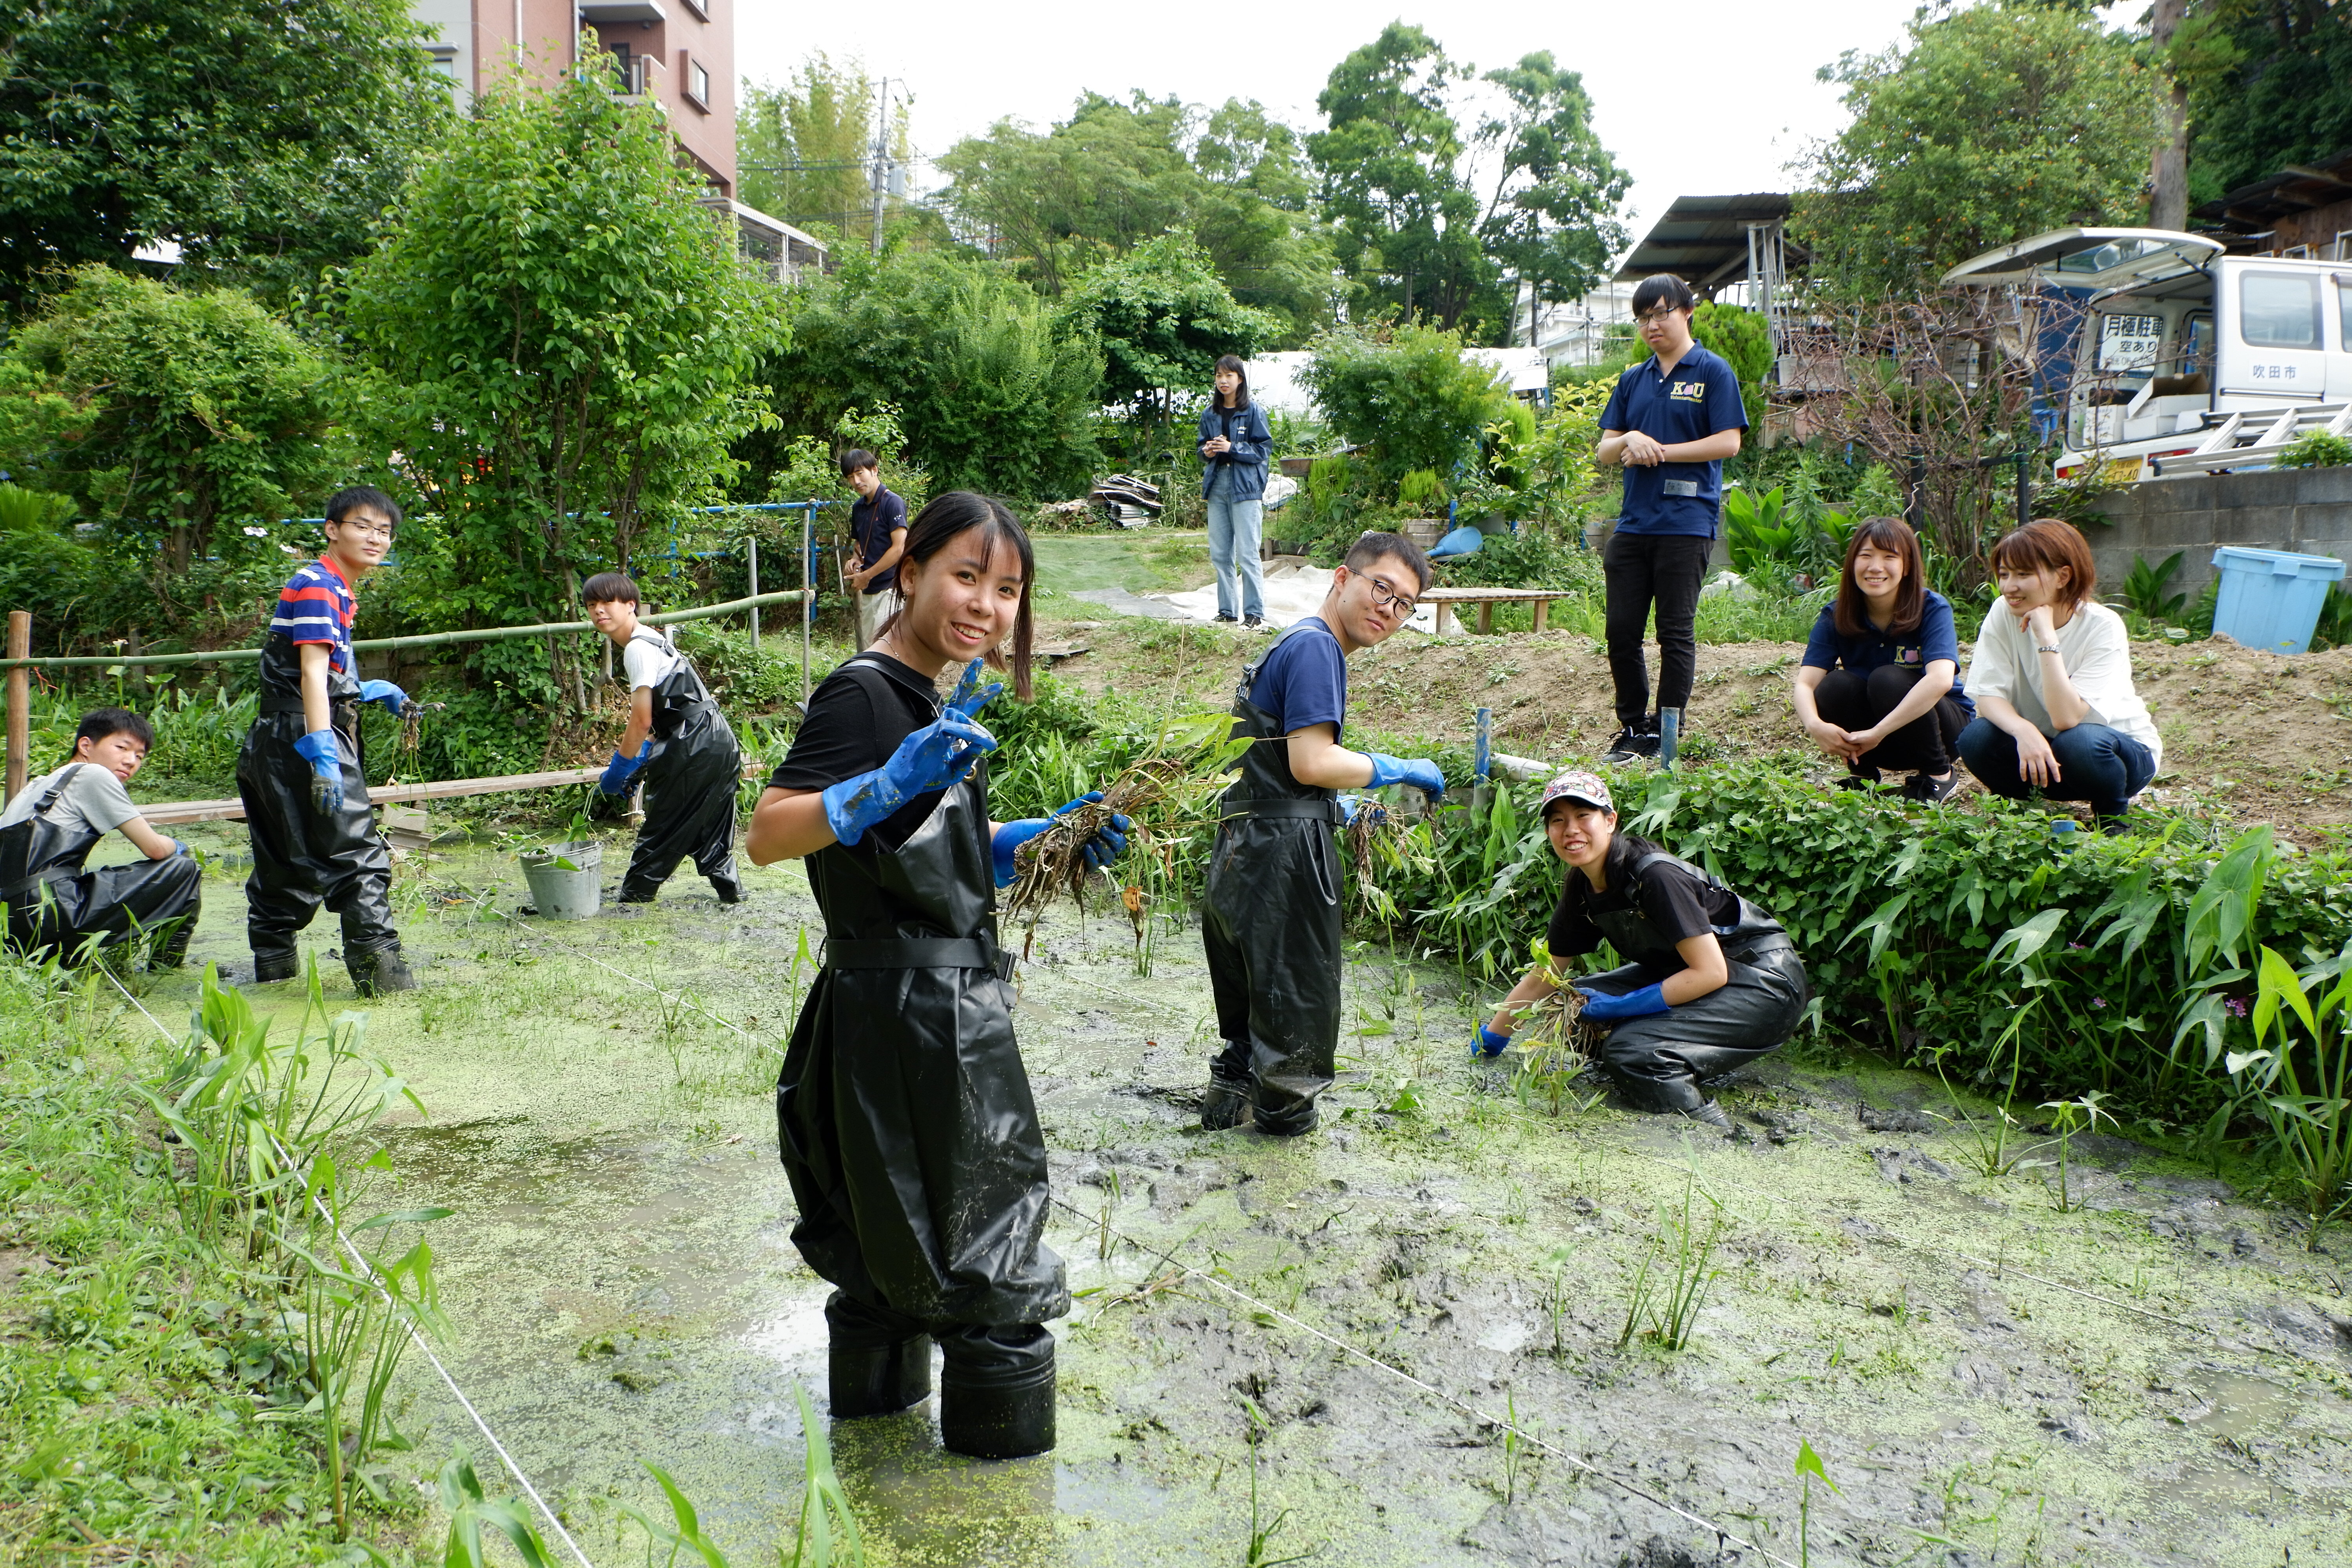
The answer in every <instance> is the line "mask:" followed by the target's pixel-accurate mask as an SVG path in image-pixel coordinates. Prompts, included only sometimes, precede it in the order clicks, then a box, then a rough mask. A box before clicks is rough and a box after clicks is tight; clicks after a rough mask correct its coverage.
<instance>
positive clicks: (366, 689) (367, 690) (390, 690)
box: [360, 680, 408, 719]
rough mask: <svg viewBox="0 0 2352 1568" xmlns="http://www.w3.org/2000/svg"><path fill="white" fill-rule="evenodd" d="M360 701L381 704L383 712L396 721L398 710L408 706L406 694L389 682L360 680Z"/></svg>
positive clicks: (398, 714) (398, 715)
mask: <svg viewBox="0 0 2352 1568" xmlns="http://www.w3.org/2000/svg"><path fill="white" fill-rule="evenodd" d="M360 700H361V701H362V702H378V703H382V704H383V710H384V711H385V712H387V713H389V714H391V715H392V716H393V717H394V718H395V719H397V718H399V717H400V710H402V709H404V708H405V707H407V706H408V693H407V692H405V691H403V690H402V689H400V688H399V687H397V686H394V684H393V683H392V682H391V681H389V680H362V681H361V682H360Z"/></svg>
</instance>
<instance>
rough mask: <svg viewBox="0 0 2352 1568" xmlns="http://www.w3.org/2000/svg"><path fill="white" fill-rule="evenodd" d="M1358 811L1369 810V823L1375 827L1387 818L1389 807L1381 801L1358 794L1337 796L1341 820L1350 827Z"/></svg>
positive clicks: (1353, 824)
mask: <svg viewBox="0 0 2352 1568" xmlns="http://www.w3.org/2000/svg"><path fill="white" fill-rule="evenodd" d="M1360 811H1369V812H1370V813H1371V814H1372V815H1371V818H1370V821H1371V825H1372V826H1376V827H1377V826H1380V825H1381V823H1383V822H1386V821H1387V820H1388V819H1389V808H1388V806H1387V805H1385V804H1383V803H1382V802H1380V801H1377V800H1369V799H1367V798H1365V797H1364V796H1362V795H1341V796H1340V797H1339V820H1340V821H1341V822H1343V823H1345V824H1347V825H1348V826H1351V827H1352V826H1355V821H1356V814H1357V813H1358V812H1360Z"/></svg>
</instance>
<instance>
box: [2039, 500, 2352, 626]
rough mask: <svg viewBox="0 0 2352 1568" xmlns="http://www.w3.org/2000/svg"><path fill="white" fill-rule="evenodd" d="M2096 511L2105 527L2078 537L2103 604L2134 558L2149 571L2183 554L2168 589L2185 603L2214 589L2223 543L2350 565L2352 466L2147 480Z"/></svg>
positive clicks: (2089, 529)
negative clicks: (2086, 548)
mask: <svg viewBox="0 0 2352 1568" xmlns="http://www.w3.org/2000/svg"><path fill="white" fill-rule="evenodd" d="M2100 510H2102V511H2104V512H2105V515H2106V517H2107V519H2108V522H2109V524H2110V525H2111V526H2108V527H2104V528H2103V527H2100V526H2099V525H2097V524H2096V523H2094V524H2092V525H2091V526H2090V527H2089V528H2087V529H2085V530H2084V536H2085V537H2086V538H2088V539H2089V541H2090V543H2091V560H2092V561H2093V563H2095V565H2096V566H2097V567H2098V569H2099V596H2100V597H2101V598H2111V597H2113V596H2114V595H2115V594H2116V591H2117V590H2119V589H2120V588H2121V587H2122V585H2123V581H2124V578H2125V577H2126V576H2127V575H2128V574H2130V572H2131V568H2132V563H2133V562H2134V561H2135V560H2141V559H2145V560H2146V561H2147V563H2148V564H2149V565H2151V566H2153V565H2156V564H2158V563H2160V562H2162V561H2163V560H2164V558H2165V557H2166V556H2168V555H2169V554H2171V553H2172V552H2174V551H2176V550H2179V551H2182V552H2185V553H2184V554H2183V555H2182V557H2181V562H2180V569H2179V571H2178V572H2176V573H2174V574H2173V577H2172V582H2171V584H2169V586H2170V590H2171V591H2172V592H2174V593H2186V594H2187V595H2189V597H2190V598H2191V599H2194V598H2195V597H2196V596H2197V595H2199V594H2200V593H2202V592H2203V591H2204V588H2205V584H2207V583H2208V582H2210V581H2211V579H2212V576H2213V552H2214V550H2215V549H2216V548H2217V547H2218V546H2221V545H2224V544H2235V545H2243V546H2246V547H2248V548H2250V549H2255V550H2292V551H2295V552H2299V553H2301V554H2305V555H2333V556H2335V557H2336V559H2337V560H2339V561H2352V468H2280V469H2274V470H2269V471H2265V472H2262V473H2252V474H2191V475H2183V476H2182V477H2180V478H2179V479H2147V480H2143V481H2142V482H2141V483H2138V484H2136V485H2129V486H2126V487H2125V488H2124V489H2120V490H2117V491H2116V493H2115V494H2113V495H2112V496H2109V497H2107V498H2106V499H2105V500H2104V501H2102V502H2101V505H2100Z"/></svg>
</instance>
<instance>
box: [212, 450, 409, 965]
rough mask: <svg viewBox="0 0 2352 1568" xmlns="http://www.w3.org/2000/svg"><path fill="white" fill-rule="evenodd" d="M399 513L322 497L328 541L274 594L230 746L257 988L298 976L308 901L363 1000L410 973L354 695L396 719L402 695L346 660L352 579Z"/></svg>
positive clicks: (363, 570)
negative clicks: (249, 709)
mask: <svg viewBox="0 0 2352 1568" xmlns="http://www.w3.org/2000/svg"><path fill="white" fill-rule="evenodd" d="M399 523H400V508H399V507H398V506H397V505H395V504H394V501H393V500H392V498H391V497H390V496H387V495H385V494H384V493H383V491H382V490H379V489H371V488H369V487H368V486H366V485H355V486H353V487H352V488H351V489H346V490H338V491H336V492H335V494H334V496H333V497H332V498H331V500H329V501H328V502H327V520H326V525H325V528H324V532H325V534H326V536H327V548H326V550H325V551H324V552H322V553H321V554H320V557H319V559H317V560H316V561H313V562H311V563H309V564H308V565H306V566H304V567H303V568H302V569H301V570H300V571H299V572H297V573H295V574H294V575H293V577H292V579H291V580H289V582H288V583H287V584H286V586H285V587H284V588H282V589H280V590H279V591H278V613H277V614H276V615H274V616H271V617H270V620H269V638H268V641H267V642H265V643H263V644H262V645H261V711H260V714H259V716H258V717H257V718H256V719H255V720H254V721H253V728H252V729H250V730H248V731H246V734H245V748H244V750H243V751H241V752H238V753H237V759H236V793H237V794H238V795H240V796H241V797H243V799H244V801H245V823H246V827H247V830H248V831H249V832H250V833H251V834H252V837H253V875H252V876H251V877H249V878H247V880H246V884H245V902H246V917H245V931H246V940H247V942H250V943H251V944H252V947H253V978H254V980H255V981H256V982H257V983H259V984H268V982H270V981H273V980H291V979H293V978H294V977H295V976H297V975H298V974H299V973H301V972H302V965H301V961H300V959H299V957H298V956H297V955H296V953H295V951H294V939H295V937H296V936H297V935H299V933H300V931H301V930H302V928H303V927H304V926H307V925H309V924H310V918H311V917H312V916H313V915H315V914H317V913H318V912H319V906H320V904H324V905H326V906H327V908H329V909H331V910H334V911H335V913H337V914H339V915H341V917H342V921H343V967H344V968H345V969H346V970H348V971H349V972H350V973H351V977H352V986H353V987H354V988H355V989H357V991H358V992H359V994H361V995H362V996H373V995H376V994H380V993H382V992H385V991H407V990H412V989H414V988H415V984H416V982H415V980H414V979H413V978H411V977H410V975H409V973H408V965H407V964H406V963H404V962H403V961H402V959H401V956H400V933H399V932H398V931H394V930H393V929H392V899H391V891H392V852H391V850H390V849H389V848H388V847H386V846H385V844H384V841H383V835H382V834H380V833H378V832H377V831H376V827H375V816H374V814H373V811H371V810H370V808H369V806H368V795H367V775H366V773H364V772H363V771H362V764H361V758H360V704H361V703H362V702H375V703H380V704H382V705H383V708H384V710H386V711H387V712H390V713H393V714H394V715H397V714H398V713H399V712H400V711H401V709H402V708H403V706H404V704H405V703H406V702H407V700H408V694H407V693H406V692H404V691H403V690H401V689H400V688H399V687H397V686H394V684H393V683H392V682H391V681H389V680H362V679H359V677H358V672H357V669H356V668H355V665H354V661H353V659H352V621H354V620H355V619H357V618H358V616H359V599H358V597H357V596H356V595H355V594H354V592H353V589H354V586H355V584H357V583H358V582H359V580H360V579H361V578H362V577H363V576H365V575H366V574H368V573H370V572H373V571H374V570H375V569H376V568H377V567H378V566H381V565H383V558H384V556H385V555H387V554H389V553H390V552H391V550H392V531H393V530H394V528H396V527H397V526H399Z"/></svg>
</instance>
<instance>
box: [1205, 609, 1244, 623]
mask: <svg viewBox="0 0 2352 1568" xmlns="http://www.w3.org/2000/svg"><path fill="white" fill-rule="evenodd" d="M1210 619H1212V620H1217V621H1223V622H1224V623H1225V624H1227V625H1228V626H1230V625H1232V624H1233V623H1234V622H1235V621H1237V620H1239V619H1241V617H1240V616H1234V615H1229V614H1227V613H1226V612H1225V611H1223V610H1219V611H1218V612H1217V613H1216V614H1215V615H1214V616H1211V617H1210Z"/></svg>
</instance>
